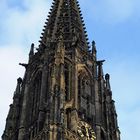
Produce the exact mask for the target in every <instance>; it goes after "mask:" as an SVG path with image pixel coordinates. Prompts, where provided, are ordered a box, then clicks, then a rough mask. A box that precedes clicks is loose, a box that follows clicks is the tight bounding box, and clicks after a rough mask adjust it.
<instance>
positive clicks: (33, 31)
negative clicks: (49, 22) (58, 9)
mask: <svg viewBox="0 0 140 140" xmlns="http://www.w3.org/2000/svg"><path fill="white" fill-rule="evenodd" d="M49 3H50V1H49V2H45V0H42V1H39V0H35V1H33V0H30V1H27V0H24V2H23V5H24V7H25V10H20V9H21V7H19V8H17V5H16V4H15V5H14V6H15V7H14V6H12V7H9V6H8V3H6V2H3V3H2V4H3V5H1V7H3V8H2V9H1V10H0V13H3V14H1V17H3V18H4V20H1V23H0V24H1V25H2V26H1V28H0V30H2V31H3V32H4V31H5V32H4V36H2V37H1V40H2V41H1V42H2V43H16V44H17V43H20V44H21V43H25V42H26V44H27V43H29V42H31V41H34V40H35V41H36V42H35V43H36V44H38V43H37V41H38V40H39V36H40V33H41V29H40V27H41V25H42V27H43V24H44V21H45V18H46V17H45V16H47V13H48V11H49V8H48V7H46V5H47V4H49ZM3 11H5V12H3ZM6 36H8V38H7V37H6Z"/></svg>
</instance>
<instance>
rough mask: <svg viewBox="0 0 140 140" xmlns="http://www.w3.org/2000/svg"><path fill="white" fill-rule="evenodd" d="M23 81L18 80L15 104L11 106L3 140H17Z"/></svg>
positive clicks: (14, 98)
mask: <svg viewBox="0 0 140 140" xmlns="http://www.w3.org/2000/svg"><path fill="white" fill-rule="evenodd" d="M21 84H22V79H21V78H18V79H17V87H16V90H15V92H14V96H13V104H11V105H10V109H9V113H8V116H7V119H6V127H5V131H4V134H3V136H2V138H3V140H15V139H16V138H17V131H18V130H17V126H18V119H19V113H20V112H19V111H20V110H19V104H20V98H21Z"/></svg>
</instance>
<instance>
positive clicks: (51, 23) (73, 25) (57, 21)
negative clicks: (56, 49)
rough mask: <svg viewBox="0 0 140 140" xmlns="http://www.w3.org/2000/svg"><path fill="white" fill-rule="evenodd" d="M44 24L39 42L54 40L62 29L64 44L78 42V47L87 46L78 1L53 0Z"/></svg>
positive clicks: (45, 42)
mask: <svg viewBox="0 0 140 140" xmlns="http://www.w3.org/2000/svg"><path fill="white" fill-rule="evenodd" d="M45 24H46V25H45V26H44V29H43V33H42V37H41V41H40V42H42V43H44V44H47V43H48V42H56V39H57V35H58V33H59V31H60V30H62V31H63V34H64V42H65V43H67V45H66V46H70V45H71V44H78V46H79V47H82V48H85V49H87V48H88V38H87V34H86V31H85V24H84V20H83V17H82V14H81V10H80V6H79V2H78V1H76V0H54V1H53V4H52V8H51V10H50V12H49V15H48V19H47V22H45ZM68 42H69V44H68Z"/></svg>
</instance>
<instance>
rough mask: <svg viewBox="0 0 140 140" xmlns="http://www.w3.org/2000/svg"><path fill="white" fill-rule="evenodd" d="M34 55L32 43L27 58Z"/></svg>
mask: <svg viewBox="0 0 140 140" xmlns="http://www.w3.org/2000/svg"><path fill="white" fill-rule="evenodd" d="M33 55H34V43H32V44H31V49H30V53H29V57H32V56H33Z"/></svg>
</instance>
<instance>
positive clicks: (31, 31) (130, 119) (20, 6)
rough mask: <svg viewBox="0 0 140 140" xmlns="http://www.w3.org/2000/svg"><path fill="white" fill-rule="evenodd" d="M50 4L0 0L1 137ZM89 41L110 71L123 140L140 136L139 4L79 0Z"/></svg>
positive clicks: (41, 0)
mask: <svg viewBox="0 0 140 140" xmlns="http://www.w3.org/2000/svg"><path fill="white" fill-rule="evenodd" d="M51 2H52V0H22V1H21V0H0V78H1V80H0V112H1V113H0V135H2V133H3V130H4V125H5V119H6V116H7V113H8V109H9V105H10V103H12V97H13V93H14V90H15V87H16V79H17V78H18V77H23V75H24V68H23V67H21V66H19V65H18V63H19V62H22V63H26V62H27V60H28V52H29V49H30V44H31V43H32V42H34V43H35V45H36V47H37V45H38V40H39V37H40V35H41V32H42V29H43V26H44V22H45V19H46V18H47V13H48V11H49V9H50V5H51ZM79 2H80V5H81V9H82V13H83V16H84V19H85V23H86V27H87V31H88V35H89V40H90V42H91V41H92V40H95V41H96V46H97V51H98V59H99V60H100V59H105V60H106V62H105V63H104V73H110V75H111V86H112V91H113V99H114V100H115V101H116V109H117V113H118V121H119V126H120V130H121V139H122V140H132V139H133V140H139V138H138V137H139V133H140V119H139V116H140V88H139V87H140V45H139V44H140V43H139V41H140V8H139V7H140V1H139V0H79Z"/></svg>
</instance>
